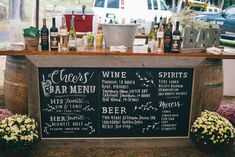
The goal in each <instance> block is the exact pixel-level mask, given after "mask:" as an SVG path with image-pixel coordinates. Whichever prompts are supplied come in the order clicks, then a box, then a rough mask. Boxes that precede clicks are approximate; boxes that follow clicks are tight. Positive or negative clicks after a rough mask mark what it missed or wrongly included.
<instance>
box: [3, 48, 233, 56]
mask: <svg viewBox="0 0 235 157" xmlns="http://www.w3.org/2000/svg"><path fill="white" fill-rule="evenodd" d="M1 55H5V56H6V55H7V56H27V55H105V56H110V55H111V56H164V57H168V56H169V57H172V56H174V57H203V58H211V59H235V52H234V53H224V54H219V55H215V54H209V53H200V52H197V53H162V54H159V53H148V52H147V47H146V46H134V47H133V48H131V49H127V52H111V51H110V50H109V49H107V48H84V49H79V50H77V51H28V50H23V51H11V50H0V56H1Z"/></svg>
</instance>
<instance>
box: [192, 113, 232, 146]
mask: <svg viewBox="0 0 235 157" xmlns="http://www.w3.org/2000/svg"><path fill="white" fill-rule="evenodd" d="M234 138H235V129H234V127H233V125H232V124H231V123H230V122H229V121H228V120H227V119H226V118H224V117H222V116H220V115H219V114H218V113H216V112H211V111H203V112H202V113H201V116H200V117H198V118H197V119H196V121H195V122H194V123H193V125H192V127H191V139H192V141H193V142H194V143H196V144H204V145H213V146H223V145H228V144H231V143H232V142H233V140H234Z"/></svg>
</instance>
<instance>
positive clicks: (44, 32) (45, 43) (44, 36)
mask: <svg viewBox="0 0 235 157" xmlns="http://www.w3.org/2000/svg"><path fill="white" fill-rule="evenodd" d="M48 35H49V30H48V28H47V26H46V19H45V18H44V19H43V27H42V29H41V49H42V50H43V51H46V50H49V36H48Z"/></svg>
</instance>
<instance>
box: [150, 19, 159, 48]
mask: <svg viewBox="0 0 235 157" xmlns="http://www.w3.org/2000/svg"><path fill="white" fill-rule="evenodd" d="M156 40H157V35H156V32H155V23H154V22H152V24H151V30H150V33H149V36H148V52H156V51H157V50H156V49H157V48H156Z"/></svg>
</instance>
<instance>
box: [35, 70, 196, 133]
mask: <svg viewBox="0 0 235 157" xmlns="http://www.w3.org/2000/svg"><path fill="white" fill-rule="evenodd" d="M193 71H194V70H193V68H71V67H69V68H68V67H65V68H45V67H44V68H39V69H38V72H39V89H40V114H41V117H40V118H41V119H40V120H41V122H40V123H41V136H42V138H120V137H124V138H127V137H137V138H138V137H188V132H189V120H190V109H191V95H192V82H193Z"/></svg>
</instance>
